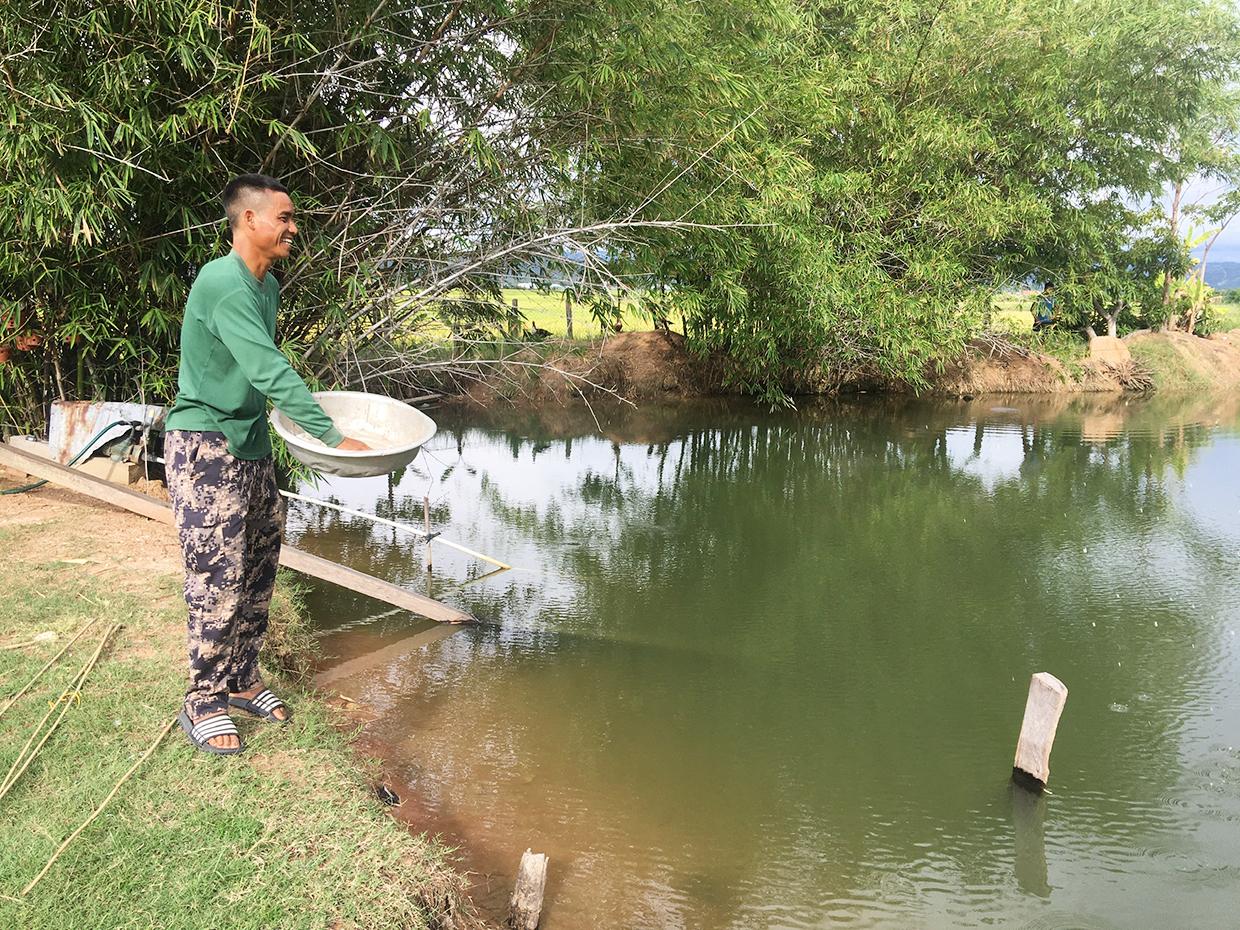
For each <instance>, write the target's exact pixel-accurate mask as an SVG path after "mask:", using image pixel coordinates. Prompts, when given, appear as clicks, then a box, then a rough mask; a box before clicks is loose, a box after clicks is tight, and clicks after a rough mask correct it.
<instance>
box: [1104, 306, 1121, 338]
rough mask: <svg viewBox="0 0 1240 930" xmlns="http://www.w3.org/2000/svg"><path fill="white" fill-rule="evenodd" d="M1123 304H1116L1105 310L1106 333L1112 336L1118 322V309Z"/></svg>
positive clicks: (1114, 333) (1114, 334)
mask: <svg viewBox="0 0 1240 930" xmlns="http://www.w3.org/2000/svg"><path fill="white" fill-rule="evenodd" d="M1122 306H1123V304H1116V305H1115V306H1113V307H1112V308H1111V309H1110V310H1109V311H1107V335H1108V336H1110V337H1112V338H1114V337H1115V336H1116V331H1117V327H1118V324H1119V311H1120V308H1121V307H1122Z"/></svg>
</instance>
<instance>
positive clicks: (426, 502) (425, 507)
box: [422, 494, 431, 572]
mask: <svg viewBox="0 0 1240 930" xmlns="http://www.w3.org/2000/svg"><path fill="white" fill-rule="evenodd" d="M422 519H423V520H425V521H426V570H427V571H428V572H429V571H430V570H431V498H430V495H429V494H428V495H427V496H426V497H424V498H422Z"/></svg>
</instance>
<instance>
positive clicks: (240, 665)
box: [164, 430, 283, 718]
mask: <svg viewBox="0 0 1240 930" xmlns="http://www.w3.org/2000/svg"><path fill="white" fill-rule="evenodd" d="M164 460H165V462H166V465H165V468H166V472H167V478H168V494H169V496H170V497H171V498H172V510H173V515H174V518H175V520H176V527H177V534H178V536H179V537H180V540H181V554H182V556H183V558H184V561H185V603H186V605H187V606H188V607H189V690H188V691H187V692H186V695H185V706H186V708H187V709H188V710H189V713H190V716H192V717H194V718H198V717H202V716H205V715H207V714H211V713H215V712H216V711H219V710H225V709H227V707H228V694H229V692H230V691H231V692H233V693H236V692H239V691H248V690H249V689H250V688H253V687H255V686H256V685H257V684H258V683H259V680H260V679H259V673H258V652H259V649H260V648H261V647H262V644H263V636H264V635H265V634H266V632H267V608H268V606H269V605H270V603H271V592H272V589H273V588H274V587H275V581H276V568H277V566H278V565H279V561H280V537H281V534H282V530H283V519H282V509H281V506H280V493H279V489H278V488H277V486H276V474H275V466H274V463H273V462H272V460H271V458H270V457H267V458H264V459H259V460H256V461H247V460H245V459H238V458H236V457H235V456H233V455H232V453H230V452H229V451H228V443H227V442H226V441H225V439H224V434H223V433H209V432H195V431H190V430H170V431H168V432H167V433H165V434H164Z"/></svg>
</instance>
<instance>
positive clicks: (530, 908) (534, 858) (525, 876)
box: [508, 849, 547, 930]
mask: <svg viewBox="0 0 1240 930" xmlns="http://www.w3.org/2000/svg"><path fill="white" fill-rule="evenodd" d="M546 890H547V856H546V855H545V854H544V853H536V852H531V851H530V850H528V849H527V850H526V851H525V854H524V855H522V856H521V866H520V868H519V870H518V871H517V887H516V888H514V889H513V892H512V900H511V901H510V902H509V903H508V926H509V927H512V928H513V930H536V928H537V927H538V918H539V917H541V916H542V906H543V894H544V892H546Z"/></svg>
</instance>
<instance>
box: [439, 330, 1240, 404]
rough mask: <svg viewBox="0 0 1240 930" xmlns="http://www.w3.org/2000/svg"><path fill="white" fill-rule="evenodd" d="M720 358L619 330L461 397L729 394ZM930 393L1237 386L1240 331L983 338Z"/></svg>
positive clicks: (526, 399)
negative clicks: (1076, 354) (535, 371)
mask: <svg viewBox="0 0 1240 930" xmlns="http://www.w3.org/2000/svg"><path fill="white" fill-rule="evenodd" d="M725 370H726V366H725V364H724V362H723V361H722V360H719V359H701V358H698V357H696V356H695V355H693V354H692V353H690V352H689V351H688V349H687V347H686V344H685V339H684V337H683V336H681V335H680V334H678V333H671V332H663V331H657V332H643V333H620V334H618V335H615V336H611V337H609V338H608V339H607V340H606V341H605V342H603V343H601V344H598V345H592V346H589V347H587V348H583V349H578V350H576V351H574V352H570V353H565V354H562V355H559V356H553V357H552V358H551V359H550V360H549V365H548V367H546V368H543V369H541V371H540V374H539V375H538V377H537V380H536V381H533V382H530V383H525V384H521V383H519V382H516V381H514V380H512V379H511V378H504V379H500V378H497V379H493V380H491V381H488V382H485V383H482V384H478V385H475V386H474V387H473V388H472V389H471V390H470V391H469V392H468V393H467V394H466V395H465V397H464V398H463V401H464V403H465V404H467V405H470V406H479V407H490V406H492V405H493V404H494V403H496V402H497V401H515V400H517V399H518V398H519V399H520V401H521V402H522V403H546V402H556V403H564V402H566V401H569V400H572V399H574V398H576V397H582V396H584V397H585V398H586V399H588V400H591V401H592V400H594V399H596V398H602V397H605V396H608V395H610V394H612V393H614V394H616V395H619V396H620V397H623V398H625V399H627V400H631V401H642V400H652V399H658V398H676V397H703V396H712V395H718V394H726V393H730V392H729V391H728V390H727V388H726V386H725V376H724V375H725ZM927 380H928V381H929V383H930V387H929V393H930V394H940V395H948V396H957V397H959V396H966V395H971V394H1063V393H1070V394H1075V393H1087V392H1116V393H1117V392H1122V391H1128V390H1145V389H1150V388H1154V389H1175V388H1194V389H1204V388H1229V387H1236V386H1238V385H1240V330H1238V331H1234V332H1231V333H1220V334H1216V335H1213V336H1210V337H1208V338H1201V337H1198V336H1189V335H1187V334H1186V333H1178V332H1171V333H1151V332H1149V331H1142V332H1137V333H1132V334H1130V335H1128V336H1126V337H1124V338H1123V339H1114V338H1108V337H1100V338H1098V339H1095V340H1093V341H1092V342H1091V344H1090V347H1089V355H1088V357H1085V358H1082V359H1080V360H1079V361H1071V362H1065V361H1063V360H1062V359H1059V358H1056V357H1054V356H1051V355H1044V354H1041V353H1038V352H1034V351H1029V350H1026V349H1021V348H1019V347H1017V346H1014V345H1011V344H1007V343H1000V342H994V341H988V340H976V341H974V342H973V343H971V344H970V346H969V348H968V350H967V352H966V353H965V354H964V355H963V356H962V357H961V358H959V359H957V360H955V361H953V362H951V363H949V364H947V365H946V366H943V367H942V368H941V369H940V370H933V371H929V372H927ZM862 389H864V390H869V391H871V392H873V391H886V392H889V393H909V392H911V391H912V388H911V387H910V385H908V384H905V383H900V382H889V381H883V380H881V379H875V378H868V379H865V380H863V381H857V382H855V383H847V384H844V385H842V386H840V387H838V388H836V390H838V391H839V392H840V393H849V392H851V391H856V390H862Z"/></svg>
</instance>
